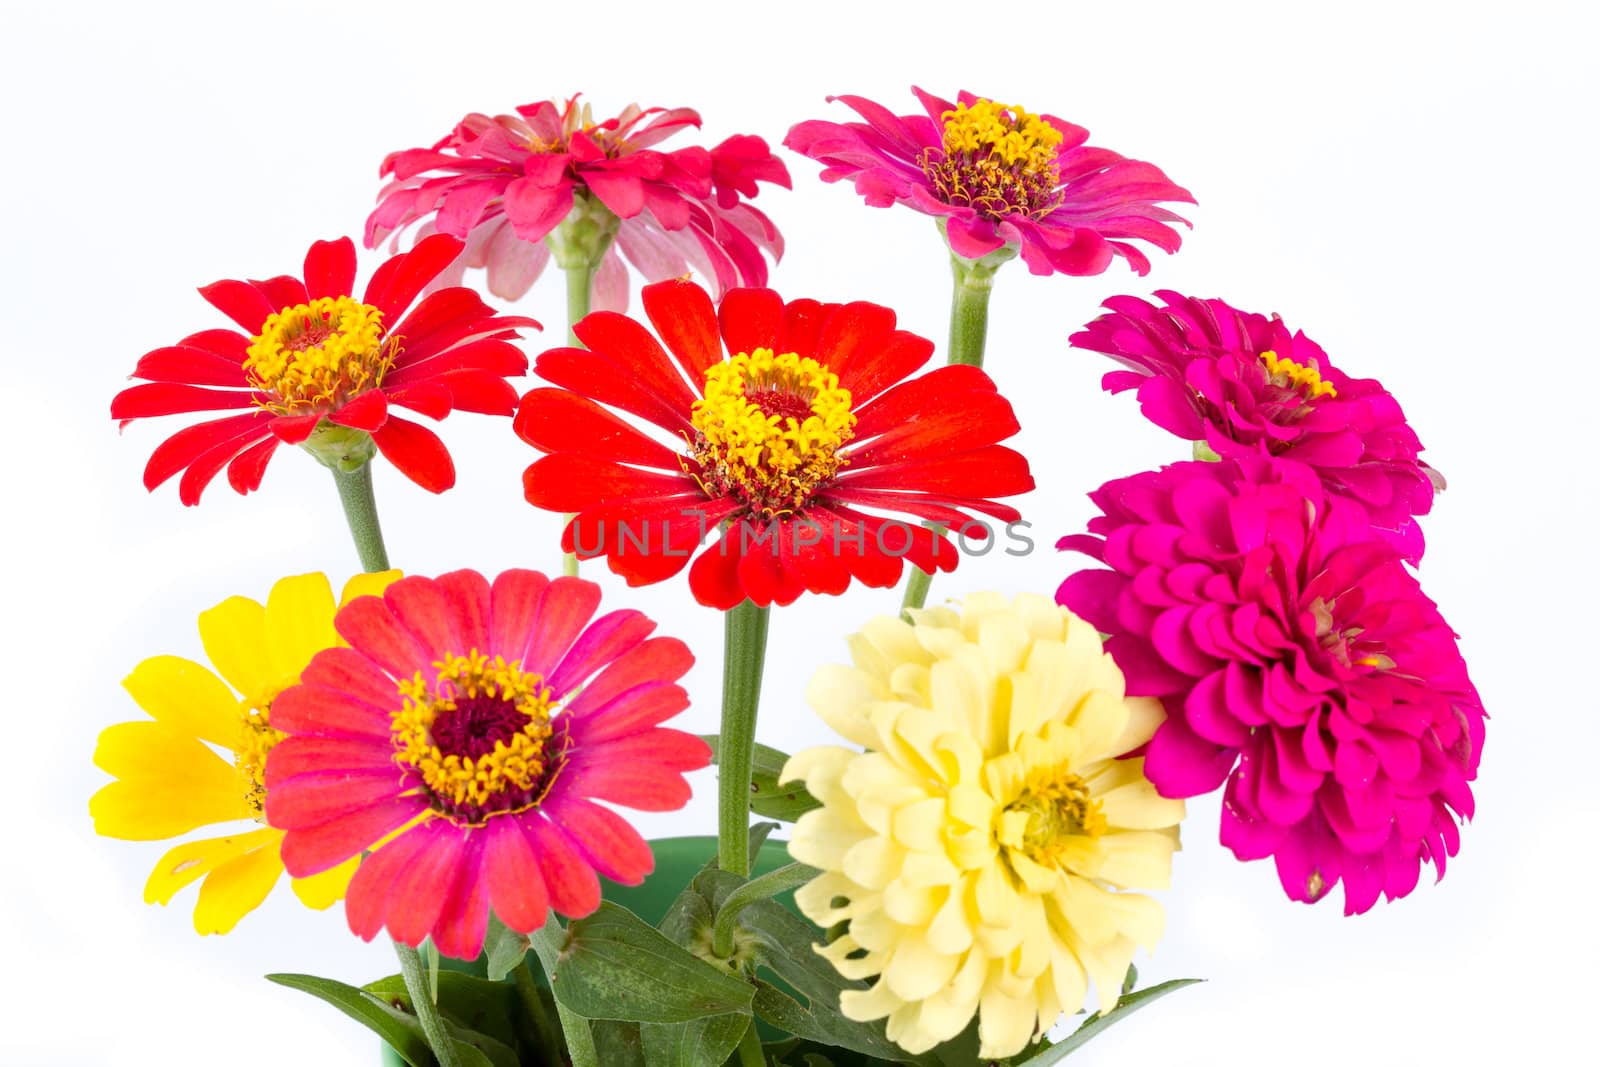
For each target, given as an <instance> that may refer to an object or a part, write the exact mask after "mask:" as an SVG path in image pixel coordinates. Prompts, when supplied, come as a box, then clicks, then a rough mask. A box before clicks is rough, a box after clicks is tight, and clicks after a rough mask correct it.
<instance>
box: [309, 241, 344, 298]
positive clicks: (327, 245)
mask: <svg viewBox="0 0 1600 1067" xmlns="http://www.w3.org/2000/svg"><path fill="white" fill-rule="evenodd" d="M305 272H306V293H307V295H308V296H310V297H311V299H313V300H320V299H321V298H323V297H325V296H328V297H333V296H349V295H350V291H351V290H352V289H354V288H355V284H356V246H355V242H353V241H351V240H350V238H348V237H341V238H339V239H338V240H337V241H317V242H314V243H313V244H312V245H311V249H310V251H308V252H307V253H306V264H305Z"/></svg>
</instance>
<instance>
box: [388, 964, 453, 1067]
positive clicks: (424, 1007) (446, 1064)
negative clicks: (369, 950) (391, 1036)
mask: <svg viewBox="0 0 1600 1067" xmlns="http://www.w3.org/2000/svg"><path fill="white" fill-rule="evenodd" d="M394 952H395V955H396V956H399V957H400V976H401V977H402V978H404V979H405V983H406V992H407V993H409V994H410V995H411V1010H412V1012H413V1013H415V1014H416V1016H417V1021H418V1022H419V1023H421V1024H422V1034H423V1036H424V1037H426V1038H427V1039H428V1047H429V1048H431V1049H433V1055H434V1058H435V1059H437V1060H438V1061H439V1067H461V1057H460V1056H457V1055H456V1043H455V1041H454V1040H453V1039H452V1038H451V1037H450V1035H449V1034H448V1033H446V1032H445V1028H444V1020H443V1019H441V1018H440V1017H439V1007H438V1005H436V1004H435V1003H434V1002H433V994H432V993H430V992H429V991H428V976H427V975H426V974H425V973H423V970H422V957H421V956H419V955H418V954H417V950H416V949H414V948H412V947H411V946H410V945H403V944H401V943H400V942H398V941H396V942H395V943H394Z"/></svg>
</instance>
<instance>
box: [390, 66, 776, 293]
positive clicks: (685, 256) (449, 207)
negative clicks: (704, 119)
mask: <svg viewBox="0 0 1600 1067" xmlns="http://www.w3.org/2000/svg"><path fill="white" fill-rule="evenodd" d="M699 125H700V116H699V114H697V113H696V112H695V111H693V110H691V109H689V108H674V109H672V110H670V111H669V110H666V109H663V108H658V107H657V108H649V109H641V108H639V107H638V106H637V105H633V104H630V105H629V106H628V107H627V108H626V109H625V110H624V111H623V112H622V114H620V115H618V116H617V117H615V118H611V119H606V120H605V121H603V122H595V121H594V117H593V115H592V114H591V112H590V110H589V106H588V105H587V104H585V105H583V106H582V107H579V105H578V98H577V97H576V96H574V97H573V98H572V99H571V100H568V101H567V102H566V104H565V106H561V105H558V104H557V103H555V102H552V101H544V102H542V103H538V104H526V105H524V106H522V107H519V108H517V110H516V114H514V115H497V116H495V117H493V118H490V117H489V116H488V115H482V114H476V113H474V114H471V115H468V116H467V117H466V118H464V119H462V120H461V122H460V123H458V124H457V125H456V128H455V129H454V130H453V131H451V133H450V134H449V136H447V137H445V138H443V139H442V140H440V141H439V142H438V143H437V144H435V145H434V146H433V147H432V148H431V149H429V148H411V149H406V150H404V151H399V152H393V153H390V155H389V156H388V157H387V158H386V159H385V160H384V161H383V166H382V167H381V168H380V173H381V174H383V175H385V176H391V177H392V178H393V181H392V182H391V183H390V184H389V185H388V186H387V187H386V188H385V189H384V190H383V192H382V193H381V194H379V203H378V206H377V208H376V209H375V210H374V211H373V212H372V214H371V216H370V217H369V218H368V219H367V232H366V242H367V246H368V247H369V248H373V247H376V246H377V244H378V242H380V241H382V240H383V239H384V237H385V236H386V235H388V234H390V233H391V232H395V231H399V230H402V229H404V228H405V227H407V226H409V225H411V224H412V223H415V222H417V221H418V220H422V219H426V220H427V221H426V222H424V223H423V225H422V226H421V227H420V228H419V230H418V235H419V236H421V235H423V234H426V233H429V232H432V231H433V230H435V229H437V230H438V231H440V232H442V233H448V234H453V235H455V236H457V237H463V238H465V239H466V241H467V248H466V251H465V253H464V254H463V256H462V258H461V259H459V260H458V261H457V262H456V266H455V270H456V272H457V275H456V278H457V280H459V277H460V273H461V272H462V271H464V270H465V269H466V268H467V267H486V268H487V269H488V282H489V290H490V292H492V293H494V294H495V295H496V296H499V297H501V298H503V299H506V300H515V299H517V298H519V297H521V296H522V295H523V294H524V293H526V292H527V291H528V289H529V288H531V287H532V285H533V283H534V282H535V281H536V280H538V278H539V275H540V274H541V273H542V272H543V271H544V269H545V266H546V264H547V263H548V262H549V260H550V255H551V249H550V248H548V247H546V241H545V239H546V238H547V237H549V236H551V234H552V231H554V230H555V229H556V228H557V227H558V226H559V225H561V223H562V222H564V221H566V220H567V219H568V218H569V217H571V218H580V217H581V218H583V219H584V220H585V221H586V225H587V226H588V227H589V228H590V229H591V231H592V232H590V233H588V234H584V235H579V236H580V237H583V238H584V239H588V240H591V241H600V242H602V243H603V242H606V241H607V240H608V239H609V237H610V232H609V231H614V232H615V239H614V240H609V243H605V244H603V247H604V248H605V255H604V258H603V260H602V261H601V262H600V265H599V268H598V272H597V274H596V276H595V281H594V290H593V297H594V298H593V306H594V308H595V309H597V310H598V309H610V310H618V311H620V310H622V309H623V308H625V307H626V306H627V302H628V272H627V268H626V267H625V266H624V265H623V259H626V260H627V262H628V263H631V264H632V265H633V267H634V269H635V270H637V271H638V272H639V273H640V274H641V275H643V276H644V279H645V281H647V282H656V281H663V280H665V279H667V278H676V277H681V276H683V275H684V274H686V273H688V271H689V269H690V268H691V267H692V268H694V269H695V270H697V271H699V272H700V274H701V275H702V276H703V277H704V278H706V279H707V280H708V281H709V282H710V283H711V284H712V286H713V288H714V289H715V290H716V291H717V292H718V293H719V294H720V293H721V291H722V290H724V289H727V288H730V287H732V286H736V285H765V284H766V281H767V264H766V261H765V260H764V259H763V258H762V253H766V254H767V255H769V256H771V257H772V258H773V259H774V260H777V259H778V258H779V257H780V256H782V254H783V238H782V237H781V236H779V234H778V230H777V227H775V226H774V225H773V224H772V221H771V220H770V219H768V218H767V216H766V215H764V214H762V213H761V212H760V211H758V210H757V209H756V208H754V207H752V206H751V205H750V204H749V203H747V202H746V201H747V200H748V199H750V198H753V197H754V196H755V195H756V192H757V190H758V185H757V183H758V182H770V183H772V184H774V185H781V186H783V187H785V188H788V186H789V172H788V171H787V170H785V169H784V166H783V163H782V162H781V161H780V160H779V159H778V158H777V157H776V156H774V155H773V154H772V153H771V151H769V150H768V148H767V143H766V142H765V141H763V140H762V139H761V138H759V137H753V136H748V135H735V136H733V137H729V138H728V139H727V140H725V141H723V142H722V143H721V144H719V145H717V146H716V147H715V148H712V149H710V150H709V151H708V150H707V149H704V148H700V147H688V148H678V149H674V150H672V151H659V150H657V149H655V148H652V147H651V146H652V145H655V144H658V143H660V142H661V141H664V140H666V139H667V138H669V137H671V136H672V135H673V134H675V133H677V132H678V131H679V130H681V129H683V128H684V127H685V126H699ZM619 220H620V225H618V221H619Z"/></svg>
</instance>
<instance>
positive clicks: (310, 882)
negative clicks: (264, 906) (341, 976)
mask: <svg viewBox="0 0 1600 1067" xmlns="http://www.w3.org/2000/svg"><path fill="white" fill-rule="evenodd" d="M387 573H390V574H393V573H397V572H394V571H390V572H387ZM360 865H361V857H360V856H351V857H350V858H349V859H347V860H345V861H344V862H343V863H341V864H339V866H337V867H331V868H329V869H328V870H326V871H323V872H322V873H321V874H313V875H312V876H311V877H310V878H295V879H293V880H291V881H290V882H289V886H290V888H292V889H293V890H294V895H295V896H297V897H299V898H300V903H302V904H304V905H305V906H306V907H308V908H315V909H316V910H317V911H325V910H327V909H328V908H330V907H332V906H333V905H334V904H336V903H338V902H339V901H340V900H341V899H343V897H344V893H345V890H346V889H348V888H350V879H351V878H352V877H354V876H355V873H356V868H357V867H359V866H360Z"/></svg>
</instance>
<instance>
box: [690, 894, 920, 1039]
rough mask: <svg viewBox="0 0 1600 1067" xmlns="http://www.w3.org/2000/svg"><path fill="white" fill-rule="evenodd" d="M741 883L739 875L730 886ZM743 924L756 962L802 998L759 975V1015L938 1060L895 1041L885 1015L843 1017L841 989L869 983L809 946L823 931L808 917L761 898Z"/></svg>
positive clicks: (806, 1032)
mask: <svg viewBox="0 0 1600 1067" xmlns="http://www.w3.org/2000/svg"><path fill="white" fill-rule="evenodd" d="M737 884H738V882H737V879H735V880H734V885H733V886H730V887H727V889H728V891H729V892H731V891H732V888H734V887H735V886H737ZM721 895H722V896H726V893H723V894H721ZM718 903H720V900H718ZM739 926H740V928H741V930H743V932H744V934H745V936H746V937H747V938H749V939H753V943H754V946H755V952H756V962H757V963H758V964H759V965H760V966H761V967H763V968H765V969H766V970H768V971H770V972H771V973H772V974H773V975H774V976H776V977H777V978H778V979H780V980H781V981H782V982H783V984H784V985H785V986H787V987H788V988H789V989H790V990H792V991H793V992H794V993H795V994H797V995H798V996H799V997H800V998H802V999H799V1000H797V999H796V998H795V997H794V996H791V995H790V994H789V993H788V992H785V991H784V990H783V989H779V988H778V987H777V986H776V985H773V984H771V983H769V982H766V981H760V980H758V981H757V982H756V995H755V1001H754V1005H755V1011H756V1015H758V1016H759V1017H760V1018H762V1019H765V1020H766V1021H767V1022H769V1023H771V1024H772V1025H773V1026H776V1027H778V1028H780V1029H782V1030H786V1031H788V1032H789V1033H791V1034H795V1035H797V1036H799V1037H803V1038H809V1039H811V1040H812V1041H817V1042H821V1043H822V1044H826V1045H838V1046H840V1047H842V1048H847V1049H853V1050H854V1051H856V1052H860V1053H863V1054H864V1055H868V1056H875V1057H877V1058H879V1059H884V1060H891V1061H894V1062H899V1063H934V1062H937V1061H936V1060H934V1059H933V1058H932V1057H931V1056H922V1057H918V1056H913V1055H911V1054H910V1053H908V1052H906V1051H905V1050H904V1049H902V1048H900V1047H899V1046H898V1045H896V1044H894V1042H892V1041H890V1040H889V1039H888V1038H887V1037H885V1036H884V1024H883V1023H882V1022H881V1021H880V1022H875V1023H858V1022H854V1021H852V1020H850V1019H846V1018H845V1017H844V1015H843V1014H842V1013H841V1012H840V1011H839V994H840V993H841V992H843V991H845V990H847V989H866V988H867V985H866V983H865V982H859V981H852V980H850V979H847V978H845V977H843V976H842V975H840V974H839V972H838V971H836V970H835V969H834V967H833V964H831V963H829V962H828V961H827V960H825V959H823V958H822V957H821V956H819V955H817V953H815V952H813V951H812V950H811V946H812V944H813V943H814V942H816V941H817V940H819V939H820V937H821V931H819V930H818V929H817V928H816V927H814V926H812V925H811V924H810V923H808V922H807V921H806V920H804V919H802V918H801V917H800V916H798V915H796V914H795V913H794V912H792V911H789V910H788V909H787V908H785V907H783V906H782V905H780V904H778V903H777V902H776V901H772V900H761V901H757V902H756V903H754V904H751V905H750V906H749V907H747V908H746V909H745V910H744V911H743V912H742V913H741V914H740V916H739ZM758 974H759V972H758Z"/></svg>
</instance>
